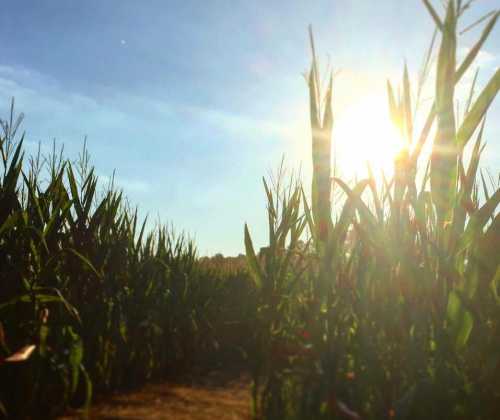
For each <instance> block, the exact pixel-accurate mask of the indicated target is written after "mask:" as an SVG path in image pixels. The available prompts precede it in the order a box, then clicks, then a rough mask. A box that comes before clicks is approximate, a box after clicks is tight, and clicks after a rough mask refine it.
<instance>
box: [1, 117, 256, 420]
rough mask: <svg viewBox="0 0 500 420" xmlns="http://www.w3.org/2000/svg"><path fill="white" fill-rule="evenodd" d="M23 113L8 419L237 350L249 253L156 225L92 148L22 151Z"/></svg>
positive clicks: (6, 282) (5, 154) (11, 157)
mask: <svg viewBox="0 0 500 420" xmlns="http://www.w3.org/2000/svg"><path fill="white" fill-rule="evenodd" d="M21 120H22V115H21V116H20V118H17V119H16V118H15V117H14V110H13V109H11V115H10V118H8V119H7V120H5V121H4V120H2V127H1V128H2V132H1V134H0V153H1V158H2V163H1V164H0V418H2V417H6V418H43V419H45V418H51V417H53V416H56V415H58V414H61V413H63V412H64V411H65V410H66V409H67V408H69V407H73V408H83V409H85V408H88V406H89V404H90V402H91V398H92V394H93V393H94V394H95V393H96V392H97V393H102V392H106V391H112V390H116V389H120V388H124V387H130V386H136V385H139V384H140V383H143V382H144V381H147V380H151V379H154V378H164V377H167V376H168V375H174V374H178V373H182V372H183V371H185V370H186V369H188V368H189V367H191V366H192V365H193V364H201V365H205V366H212V365H215V364H217V363H218V362H220V361H221V360H223V359H224V358H228V357H232V358H233V359H234V360H238V359H241V355H240V353H244V351H245V346H246V344H245V343H247V342H248V339H247V338H248V336H249V335H250V334H249V333H248V331H246V330H245V328H249V324H248V322H247V319H251V318H252V317H251V316H250V315H249V313H252V311H253V312H255V308H252V300H251V289H252V287H251V284H250V283H249V282H248V281H247V274H246V268H245V264H244V261H243V263H241V261H240V262H239V263H237V262H236V263H231V264H225V263H224V259H222V261H218V262H217V261H216V262H213V261H211V260H210V259H205V260H201V259H200V258H198V256H197V253H196V249H195V245H194V243H193V242H192V241H191V240H190V239H189V238H187V237H186V236H185V235H176V234H175V233H174V232H173V230H172V229H169V228H167V227H164V226H159V227H157V228H155V229H153V230H152V231H150V232H149V233H147V228H146V220H144V221H143V222H140V221H139V217H138V215H137V210H134V209H131V208H130V206H129V205H128V203H127V201H126V200H125V198H124V196H123V195H122V193H121V192H120V191H119V190H118V189H117V188H115V187H114V186H113V185H110V186H109V187H105V186H102V185H101V183H99V180H98V177H97V176H96V174H95V171H94V169H93V167H92V166H91V165H90V163H89V156H88V153H87V151H86V149H84V151H83V153H82V154H81V155H80V157H79V159H78V160H77V161H76V162H73V163H72V162H70V161H69V160H67V159H65V158H64V157H63V156H62V155H61V154H60V153H58V152H56V151H55V150H54V151H53V152H52V153H51V154H50V155H49V156H42V155H41V154H40V153H38V154H35V155H34V156H32V157H25V156H24V152H23V150H24V148H23V140H24V139H23V136H22V135H21V134H20V129H19V126H20V123H21ZM249 297H250V298H249ZM245 331H246V335H244V334H245ZM238 333H240V334H239V335H238ZM246 351H248V349H247V350H246Z"/></svg>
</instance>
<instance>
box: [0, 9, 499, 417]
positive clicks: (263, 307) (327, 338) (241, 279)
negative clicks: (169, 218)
mask: <svg viewBox="0 0 500 420" xmlns="http://www.w3.org/2000/svg"><path fill="white" fill-rule="evenodd" d="M472 3H473V1H461V0H449V1H447V2H446V12H445V14H444V16H440V14H439V13H438V12H437V11H436V10H435V8H434V7H433V6H432V4H431V3H430V2H429V0H423V7H425V8H426V10H427V11H428V12H429V15H430V18H431V19H432V20H433V22H434V23H435V26H436V34H435V36H434V37H433V38H432V42H431V46H430V48H429V51H428V52H427V54H425V59H424V65H423V70H422V72H421V73H422V80H419V81H418V83H417V84H416V85H412V82H411V80H410V76H409V74H410V72H409V70H408V68H407V67H406V66H405V68H404V70H403V76H402V83H401V86H400V87H399V88H396V87H395V86H394V85H393V84H392V83H390V82H388V83H387V93H388V107H389V111H390V115H391V120H392V123H393V124H394V125H395V126H396V127H397V128H398V130H399V132H400V133H401V137H402V141H404V142H405V147H403V148H402V151H401V153H400V154H399V155H398V156H397V157H396V159H395V161H394V174H393V177H392V178H391V179H386V178H384V179H383V182H382V184H380V182H378V181H377V179H376V177H375V175H374V174H373V173H372V172H371V171H369V176H368V177H367V178H366V179H363V180H361V181H359V182H356V183H354V184H351V183H349V182H346V181H344V180H342V179H340V178H339V177H338V176H337V175H338V171H337V168H336V166H335V164H332V162H336V155H335V154H336V150H335V148H333V149H332V129H333V125H334V121H335V118H334V115H333V107H332V101H334V99H335V90H334V83H333V80H332V77H330V78H329V82H328V83H327V86H326V89H324V87H323V86H322V84H321V82H320V81H321V77H320V74H319V73H320V70H319V63H318V60H317V59H316V55H315V52H314V43H313V42H312V32H311V42H312V47H313V48H312V49H313V60H312V65H311V69H310V71H309V73H308V77H307V84H308V93H309V110H310V115H309V117H310V124H311V133H312V141H311V146H312V147H311V151H312V161H313V176H312V186H311V187H312V188H311V191H312V194H311V197H310V198H309V197H308V196H307V194H306V193H305V189H304V188H303V185H302V184H301V181H300V179H297V178H292V179H290V180H288V182H287V179H286V176H285V172H284V171H283V168H281V169H280V171H279V172H278V176H277V177H276V178H273V179H271V180H266V179H264V190H265V194H266V197H267V216H268V230H269V241H268V242H269V243H268V244H267V246H266V247H264V248H262V249H261V250H260V251H259V252H257V250H256V249H255V247H254V244H253V241H252V236H251V234H250V229H249V227H248V226H247V225H245V227H244V245H245V250H246V259H245V260H244V261H241V260H238V259H235V260H233V261H229V260H225V259H224V258H221V259H217V258H211V259H210V258H200V257H199V256H198V254H197V250H196V245H195V243H194V242H193V241H192V240H191V239H190V238H189V237H187V236H186V235H184V234H177V233H176V232H175V231H174V230H173V229H172V228H169V227H168V226H158V227H157V228H155V229H153V230H152V231H149V230H148V229H147V220H140V218H139V216H138V212H137V210H136V209H134V208H131V207H130V205H129V204H128V203H127V201H126V199H125V197H124V196H123V194H122V193H121V192H120V191H119V190H118V189H117V188H115V187H114V186H113V185H112V184H111V185H110V186H109V187H108V188H105V189H103V188H102V187H100V185H101V184H100V183H99V180H98V177H97V176H96V174H95V170H94V168H93V167H92V166H91V164H90V160H89V155H88V152H87V151H86V149H84V150H83V152H82V154H81V155H80V157H79V159H78V160H77V161H76V162H71V161H70V160H68V159H66V158H65V157H64V156H62V154H59V153H57V152H56V150H54V152H53V153H52V154H51V155H50V156H48V157H43V156H40V154H38V155H36V156H34V157H29V158H25V157H24V153H23V141H24V136H23V135H21V134H20V130H19V127H20V124H21V122H22V115H21V116H20V117H18V118H16V117H15V112H14V107H13V106H12V109H11V115H10V116H9V118H8V119H7V120H5V121H3V120H2V130H3V132H2V133H1V135H0V152H1V155H2V163H3V175H2V178H1V180H0V203H1V207H0V278H1V283H0V375H1V376H0V377H1V381H0V416H1V415H3V416H4V417H5V418H33V419H34V418H52V417H55V416H57V415H59V414H61V413H63V412H64V411H65V410H67V409H68V407H73V408H79V409H81V410H83V411H85V410H86V409H87V408H88V407H89V405H90V404H91V400H92V395H93V394H96V393H97V394H103V393H106V392H109V391H113V390H117V389H123V388H126V387H131V386H137V385H140V384H142V383H145V382H147V381H151V380H154V379H162V378H166V377H169V376H172V375H176V374H182V373H184V372H186V371H187V370H188V369H189V368H190V367H192V366H193V365H203V366H214V365H217V364H218V363H221V362H222V361H226V360H227V359H233V360H235V361H236V363H240V364H244V365H245V367H246V368H247V369H249V370H250V372H251V375H252V379H253V385H252V388H251V389H250V390H249V392H250V393H251V396H252V401H253V415H254V418H255V419H269V420H271V419H384V418H387V419H408V420H410V419H421V418H428V419H441V418H446V419H478V420H479V419H485V420H486V419H494V418H499V417H500V353H499V349H500V253H499V251H498V250H499V249H500V215H499V213H498V211H497V207H498V204H499V202H500V188H499V182H498V181H495V180H494V179H493V178H492V177H491V180H490V181H488V177H487V176H485V173H484V172H482V171H481V169H480V160H481V155H482V153H483V150H484V147H485V139H484V138H483V133H484V127H485V124H486V114H487V111H488V110H489V108H490V106H491V104H492V102H493V100H494V99H495V96H496V94H497V93H498V91H499V89H500V69H496V70H495V72H494V74H493V75H492V76H491V77H490V79H489V81H488V83H487V84H486V85H485V86H484V87H483V88H482V89H481V90H480V91H479V93H477V89H478V87H477V86H476V81H477V78H474V82H473V84H472V87H471V89H470V95H469V97H468V99H467V103H466V104H465V105H466V106H465V107H464V112H463V113H458V112H457V109H456V107H455V99H456V89H457V84H458V83H459V82H460V81H461V79H462V78H463V77H464V75H465V74H466V72H467V71H468V70H470V68H471V66H472V64H473V63H474V61H475V60H476V58H477V56H478V54H479V52H480V51H481V49H482V47H483V45H484V43H485V42H486V40H487V39H488V38H489V36H490V34H491V33H492V31H493V29H494V27H495V24H496V22H497V20H498V18H499V16H500V12H499V11H493V12H491V13H489V14H488V15H486V16H485V17H484V18H482V19H480V21H479V22H476V23H474V24H473V25H472V27H477V26H479V25H482V26H483V28H482V32H481V35H480V36H479V38H478V40H477V42H476V43H475V44H474V46H473V47H472V48H470V49H469V50H468V53H467V55H466V56H465V58H464V59H463V61H461V62H457V49H458V45H457V44H458V29H457V26H458V22H459V21H461V20H462V18H463V17H464V15H466V11H467V9H468V8H470V7H471V5H472ZM436 40H437V42H438V43H439V45H438V46H437V54H436V56H437V59H436V62H435V75H436V76H435V79H436V80H435V88H434V98H433V103H432V105H431V106H430V107H428V109H425V110H422V108H421V106H420V105H421V104H419V101H418V98H419V97H420V96H421V89H422V85H423V83H424V82H423V79H424V78H425V75H428V74H429V73H430V72H431V67H432V66H433V61H432V60H431V56H432V55H433V51H434V49H435V46H436V45H435V44H436ZM415 98H417V100H415ZM423 111H425V115H424V117H425V118H424V124H423V125H422V127H419V125H418V124H417V123H416V117H415V115H416V114H417V112H418V113H422V112H423ZM360 118H361V116H360ZM431 142H432V152H431V155H430V157H429V158H428V159H427V158H426V157H425V155H424V154H423V153H422V150H423V149H424V146H425V145H426V144H428V143H431ZM333 144H335V143H333ZM466 150H470V153H468V152H467V153H466ZM332 197H335V202H333V200H332ZM338 197H340V198H338Z"/></svg>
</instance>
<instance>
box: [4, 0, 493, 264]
mask: <svg viewBox="0 0 500 420" xmlns="http://www.w3.org/2000/svg"><path fill="white" fill-rule="evenodd" d="M438 3H439V2H435V4H436V5H437V7H439V4H438ZM498 6H499V4H498V2H497V1H496V0H495V1H493V0H483V1H479V2H476V3H475V7H474V8H473V9H472V10H471V11H470V12H469V13H468V14H467V15H466V17H465V20H464V26H465V23H470V22H472V21H474V20H475V19H476V18H478V17H480V16H481V15H483V14H484V13H485V12H487V11H489V10H491V9H493V8H494V7H498ZM309 23H311V24H313V26H314V30H315V34H316V41H317V48H318V52H319V54H320V56H321V57H322V58H323V59H324V60H323V61H326V57H328V58H329V59H330V61H331V63H332V64H333V66H334V68H336V69H341V73H340V74H339V76H338V77H337V79H336V94H335V97H334V102H335V108H336V110H338V111H339V112H342V109H343V108H348V107H349V104H350V103H352V102H353V101H356V98H358V97H360V96H363V95H364V94H366V92H368V93H370V92H371V93H374V92H375V93H376V94H377V95H378V94H379V93H380V92H383V90H384V89H385V78H387V77H390V78H391V79H395V80H396V81H397V79H398V78H399V75H400V73H401V69H402V65H403V62H404V60H405V59H406V60H407V62H408V64H409V66H410V69H411V70H412V71H413V72H415V71H417V70H418V67H419V65H420V62H421V59H422V57H423V54H424V52H425V49H426V47H427V45H428V42H429V40H430V36H431V35H432V30H433V24H432V21H431V19H430V18H429V16H428V15H427V12H426V11H425V10H424V8H423V6H422V4H421V2H420V1H418V0H404V1H401V0H384V1H377V2H375V1H372V0H356V1H352V0H335V1H334V0H329V1H315V2H309V1H296V0H290V1H286V2H285V1H276V2H269V1H260V0H259V1H253V2H248V1H237V0H234V1H231V2H229V1H217V0H215V1H211V2H199V1H198V2H196V1H189V0H185V1H164V0H163V1H159V0H142V1H139V0H134V1H132V0H86V1H73V0H44V1H39V0H30V1H28V0H27V1H23V2H19V1H14V0H5V1H4V2H3V7H2V13H1V14H0V39H1V42H0V116H4V117H5V116H6V115H7V109H8V107H9V102H10V98H11V97H12V96H14V97H15V99H16V108H17V110H18V111H19V112H21V111H22V112H24V113H25V114H26V119H25V123H24V129H25V130H26V134H27V137H26V138H27V145H28V149H31V150H35V148H36V144H37V142H39V141H40V142H42V145H44V147H46V148H48V147H49V146H50V144H51V143H52V139H54V138H55V139H56V140H57V142H58V144H62V143H63V144H64V146H65V152H66V155H67V156H68V157H70V158H76V156H77V154H78V153H79V152H80V151H81V148H82V145H83V139H84V137H85V136H87V137H88V147H89V150H90V153H91V155H92V161H93V163H94V164H95V166H96V169H97V172H98V173H99V174H100V175H101V176H102V177H103V179H106V177H109V176H111V174H112V172H113V169H116V171H117V175H116V179H117V183H118V184H119V186H120V187H122V188H123V189H124V190H125V192H126V193H127V195H128V197H129V199H130V201H131V203H135V204H137V205H139V208H140V210H141V213H142V214H143V215H145V214H146V213H149V214H150V217H151V218H152V219H153V220H156V219H157V218H158V217H160V219H161V220H162V221H164V222H172V223H173V224H174V226H175V227H176V228H177V229H178V230H182V229H183V230H185V231H186V232H188V233H190V234H192V235H193V236H194V237H195V238H196V241H197V243H198V245H199V250H200V253H201V254H213V253H216V252H223V253H224V254H237V253H239V252H242V251H243V234H242V233H243V223H244V222H248V223H249V225H250V226H251V228H252V232H253V233H254V235H255V241H256V242H257V244H258V245H263V244H264V243H263V242H264V241H265V236H266V232H265V227H266V222H265V198H264V194H263V190H262V184H261V177H262V176H263V175H266V174H267V173H268V172H269V170H271V169H273V168H276V167H277V165H278V164H279V162H280V160H281V156H282V155H285V158H286V162H287V164H288V166H290V167H294V168H297V167H298V166H299V165H302V168H303V170H304V172H305V173H307V169H308V165H310V162H309V159H310V158H309V153H308V147H309V141H310V140H309V136H308V131H307V123H308V113H307V89H306V85H305V82H304V79H303V77H302V73H303V72H304V71H305V70H307V68H308V66H309V63H310V53H309V46H308V37H307V25H308V24H309ZM498 35H499V28H496V29H495V31H494V33H493V34H492V37H491V39H490V40H489V41H488V42H487V44H486V46H485V52H484V53H483V55H482V56H481V64H482V66H481V68H482V70H481V77H482V78H483V79H481V80H482V81H483V82H484V80H486V78H487V77H488V76H490V75H492V74H493V71H494V69H495V68H496V67H498V66H499V65H500V36H498ZM477 36H478V32H477V30H476V31H474V32H472V33H468V34H466V35H465V36H464V37H462V38H461V39H460V43H461V46H462V48H463V49H466V48H467V47H470V46H471V45H472V40H473V39H475V38H476V37H477ZM499 115H500V106H499V105H498V100H497V102H496V103H495V105H494V107H493V108H492V110H491V112H490V120H489V123H488V127H487V141H488V143H489V146H488V148H487V150H486V155H485V164H486V165H487V166H488V167H489V168H490V169H491V170H492V171H493V172H494V174H497V173H498V170H499V167H500V153H499V150H500V147H499V143H500V127H499V126H500V122H499V121H500V118H498V116H499ZM495 120H496V121H495ZM305 177H306V178H307V175H306V176H305Z"/></svg>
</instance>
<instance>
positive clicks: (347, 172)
mask: <svg viewBox="0 0 500 420" xmlns="http://www.w3.org/2000/svg"><path fill="white" fill-rule="evenodd" d="M404 147H405V141H404V140H403V138H402V137H401V135H400V133H399V130H398V129H397V128H396V127H395V126H394V125H393V124H392V122H391V119H390V116H389V110H388V105H387V99H386V98H385V97H384V96H383V95H380V96H378V95H377V96H375V95H373V96H364V97H361V98H360V99H359V100H358V101H356V102H354V103H353V104H352V105H350V106H348V107H347V108H345V109H344V110H343V111H342V112H339V113H338V116H337V119H336V121H335V124H334V129H333V154H334V153H335V150H337V156H336V159H335V156H334V159H335V160H336V162H337V165H338V169H339V175H340V176H341V177H343V176H345V177H348V178H351V177H358V178H359V177H362V176H365V175H366V164H367V162H368V163H369V164H370V166H371V167H372V169H373V171H374V174H375V175H376V176H379V175H380V173H381V171H383V172H384V173H385V174H386V175H390V174H392V173H393V166H394V159H395V158H396V156H397V155H398V154H399V153H400V152H401V151H402V150H403V149H404Z"/></svg>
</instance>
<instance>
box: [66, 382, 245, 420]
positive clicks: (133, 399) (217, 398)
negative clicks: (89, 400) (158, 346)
mask: <svg viewBox="0 0 500 420" xmlns="http://www.w3.org/2000/svg"><path fill="white" fill-rule="evenodd" d="M249 386H250V379H249V377H248V376H247V375H239V376H234V375H232V376H231V377H228V376H227V375H223V374H221V373H210V374H206V375H203V376H201V377H197V378H193V377H191V378H188V379H185V380H183V381H176V382H168V383H162V384H151V385H147V386H145V387H144V388H142V389H141V390H139V391H135V392H130V393H123V394H118V395H115V396H111V397H108V398H107V399H105V400H104V401H103V402H98V403H96V404H95V405H94V406H93V408H92V409H91V410H90V413H88V416H87V417H84V416H82V415H78V414H73V415H67V416H65V417H62V418H61V420H76V419H84V418H85V419H101V420H112V419H113V420H114V419H127V420H132V419H133V420H160V419H175V420H214V419H215V420H242V419H250V404H251V400H250V391H249V389H250V388H249Z"/></svg>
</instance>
